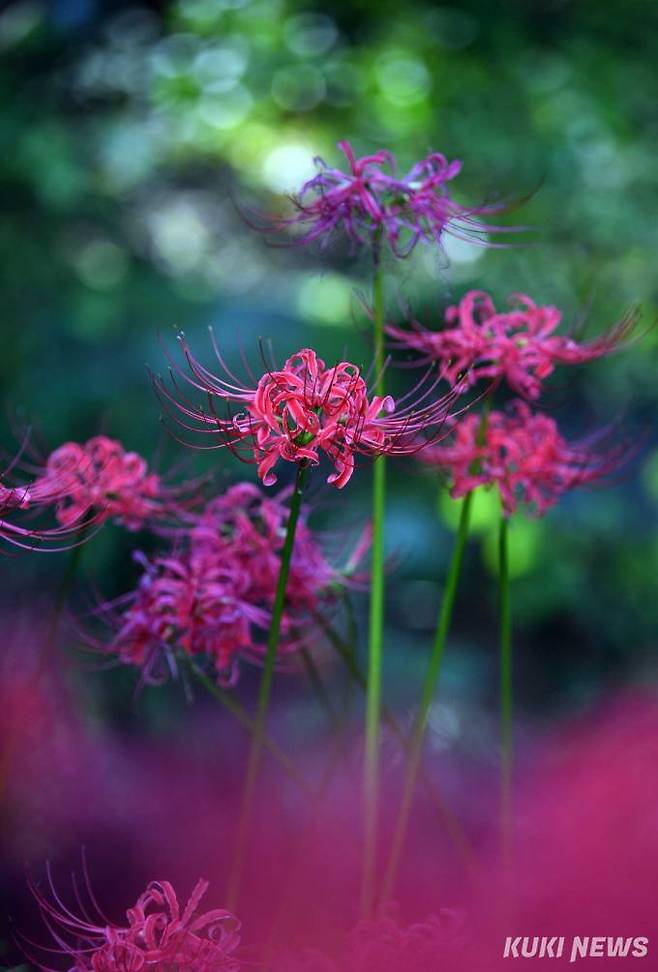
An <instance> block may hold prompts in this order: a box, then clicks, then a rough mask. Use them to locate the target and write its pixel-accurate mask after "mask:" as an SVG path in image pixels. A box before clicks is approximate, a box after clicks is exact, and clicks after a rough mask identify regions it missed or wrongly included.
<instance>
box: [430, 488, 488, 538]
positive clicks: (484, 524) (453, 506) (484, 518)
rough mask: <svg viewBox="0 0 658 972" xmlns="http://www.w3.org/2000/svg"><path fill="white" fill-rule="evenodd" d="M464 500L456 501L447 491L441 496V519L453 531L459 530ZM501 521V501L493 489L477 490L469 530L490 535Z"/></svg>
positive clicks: (442, 492) (472, 502)
mask: <svg viewBox="0 0 658 972" xmlns="http://www.w3.org/2000/svg"><path fill="white" fill-rule="evenodd" d="M463 505H464V500H463V499H457V500H454V499H452V497H451V496H450V495H449V494H448V492H447V490H441V493H440V494H439V514H440V516H441V519H442V520H443V522H444V523H445V524H446V526H449V527H450V528H451V529H452V530H456V529H457V524H458V523H459V518H460V516H461V511H462V507H463ZM499 519H500V500H499V498H498V493H497V492H496V491H495V490H493V489H483V488H482V487H480V489H476V491H475V495H474V496H473V499H472V501H471V519H470V525H469V530H470V532H471V533H480V534H484V533H488V532H489V531H490V530H492V529H493V528H494V527H496V526H497V524H498V521H499Z"/></svg>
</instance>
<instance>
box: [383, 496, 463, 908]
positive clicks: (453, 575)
mask: <svg viewBox="0 0 658 972" xmlns="http://www.w3.org/2000/svg"><path fill="white" fill-rule="evenodd" d="M472 503H473V493H472V492H471V493H468V494H467V496H466V497H465V498H464V501H463V504H462V508H461V514H460V518H459V527H458V529H457V536H456V538H455V546H454V549H453V552H452V558H451V560H450V567H449V570H448V578H447V580H446V588H445V592H444V595H443V600H442V602H441V610H440V611H439V620H438V624H437V628H436V635H435V638H434V645H433V647H432V653H431V655H430V660H429V664H428V666H427V672H426V673H425V681H424V683H423V690H422V694H421V699H420V706H419V709H418V713H417V715H416V719H415V722H414V728H413V732H412V736H411V742H410V745H409V756H408V760H407V767H406V773H405V779H404V788H403V791H402V800H401V803H400V809H399V811H398V816H397V820H396V824H395V831H394V834H393V840H392V843H391V851H390V854H389V858H388V864H387V866H386V872H385V874H384V880H383V882H382V897H381V900H382V901H386V900H387V899H388V898H389V897H390V895H391V892H392V891H393V888H394V886H395V881H396V879H397V873H398V868H399V866H400V857H401V855H402V850H403V847H404V842H405V840H406V836H407V830H408V827H409V817H410V815H411V806H412V803H413V796H414V790H415V787H416V780H417V777H418V770H419V768H420V760H421V755H422V750H423V740H424V738H425V730H426V728H427V720H428V717H429V713H430V708H431V706H432V702H433V700H434V696H435V693H436V687H437V684H438V680H439V673H440V671H441V662H442V660H443V652H444V649H445V643H446V637H447V634H448V630H449V628H450V622H451V620H452V612H453V608H454V605H455V597H456V594H457V586H458V583H459V575H460V573H461V568H462V562H463V559H464V549H465V547H466V540H467V538H468V527H469V521H470V516H471V506H472Z"/></svg>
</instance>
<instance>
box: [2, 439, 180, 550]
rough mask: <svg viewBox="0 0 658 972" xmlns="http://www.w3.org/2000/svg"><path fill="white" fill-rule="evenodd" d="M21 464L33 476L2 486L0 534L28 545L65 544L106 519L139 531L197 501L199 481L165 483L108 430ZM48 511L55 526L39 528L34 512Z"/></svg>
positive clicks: (75, 540) (17, 542)
mask: <svg viewBox="0 0 658 972" xmlns="http://www.w3.org/2000/svg"><path fill="white" fill-rule="evenodd" d="M12 465H18V461H16V462H15V463H14V464H12ZM23 467H24V468H25V469H26V470H27V471H29V472H30V473H31V474H32V476H33V479H32V480H31V481H30V482H25V483H21V484H20V485H15V486H4V485H0V536H1V537H2V538H3V539H5V540H7V541H9V542H11V543H13V544H15V545H18V546H24V547H27V548H35V547H38V546H40V547H42V548H45V549H62V548H63V547H66V546H70V545H71V544H72V543H75V542H80V541H81V540H82V539H83V537H82V532H81V531H83V530H84V529H85V528H87V527H90V526H92V525H93V526H100V525H101V524H103V523H105V522H107V521H108V520H113V521H115V522H116V523H119V524H120V525H122V526H124V527H126V528H127V529H128V530H132V531H135V530H139V529H141V528H142V527H144V526H145V525H147V524H149V523H154V522H157V521H161V520H163V519H168V518H174V517H177V516H179V515H180V514H181V513H182V512H184V509H185V508H186V507H187V506H189V505H190V503H191V502H192V501H194V502H196V493H197V490H196V486H197V485H198V484H197V483H194V482H190V483H187V484H185V485H181V486H178V487H174V486H168V485H165V483H164V482H163V481H162V479H161V478H160V476H158V475H157V474H156V473H153V472H150V471H149V469H148V466H147V463H146V460H145V459H143V458H142V457H141V456H140V455H138V454H137V453H136V452H127V451H126V450H125V449H124V447H123V446H122V445H121V443H120V442H118V441H117V440H116V439H110V438H108V437H107V436H104V435H98V436H94V437H93V438H91V439H89V440H88V441H87V442H85V443H83V444H79V443H77V442H65V443H64V444H63V445H61V446H59V448H57V449H55V450H54V451H53V452H51V453H50V455H49V456H48V457H47V459H45V460H44V462H43V463H39V464H38V465H33V464H25V463H23V464H22V466H21V468H23ZM186 494H188V495H187V497H186ZM185 497H186V498H185ZM49 513H50V514H52V515H54V519H55V521H56V522H57V526H56V527H51V528H50V529H38V528H36V527H35V526H34V522H33V521H34V517H35V516H39V515H43V514H49ZM8 516H9V517H11V519H9V520H8V519H7V517H8ZM16 516H21V517H22V519H21V520H20V522H17V521H16V519H15V517H16Z"/></svg>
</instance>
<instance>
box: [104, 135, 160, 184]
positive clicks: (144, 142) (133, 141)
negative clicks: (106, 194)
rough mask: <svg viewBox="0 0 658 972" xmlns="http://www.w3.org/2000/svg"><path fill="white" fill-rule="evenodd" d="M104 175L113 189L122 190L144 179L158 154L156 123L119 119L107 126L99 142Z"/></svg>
mask: <svg viewBox="0 0 658 972" xmlns="http://www.w3.org/2000/svg"><path fill="white" fill-rule="evenodd" d="M99 152H100V163H101V168H102V170H103V174H104V177H105V179H106V181H107V183H108V184H109V186H111V188H113V189H126V188H128V187H129V186H132V185H135V184H137V183H138V182H140V181H141V180H142V179H143V178H145V177H146V176H147V175H148V173H149V172H150V171H151V170H152V169H153V168H154V166H155V164H156V159H157V154H158V138H157V131H156V126H154V125H152V124H150V123H149V122H146V123H145V122H143V121H139V122H137V121H129V120H127V119H126V120H123V121H119V122H117V123H116V124H115V125H108V126H107V128H106V129H105V131H104V132H102V133H101V138H100V141H99Z"/></svg>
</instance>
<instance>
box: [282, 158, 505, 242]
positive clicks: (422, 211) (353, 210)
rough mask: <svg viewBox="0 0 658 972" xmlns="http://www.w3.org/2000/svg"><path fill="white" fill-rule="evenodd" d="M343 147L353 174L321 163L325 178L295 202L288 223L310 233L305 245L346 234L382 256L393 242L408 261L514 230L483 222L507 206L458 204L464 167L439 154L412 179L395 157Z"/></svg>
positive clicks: (309, 184) (311, 183) (317, 178)
mask: <svg viewBox="0 0 658 972" xmlns="http://www.w3.org/2000/svg"><path fill="white" fill-rule="evenodd" d="M338 148H339V149H340V150H341V151H342V152H343V153H344V154H345V157H346V159H347V164H348V170H347V171H344V170H343V169H336V168H332V167H331V166H328V165H326V163H325V162H323V161H322V159H320V158H316V159H315V164H316V166H317V168H318V169H319V171H318V174H317V175H316V176H314V177H313V178H312V179H310V180H309V181H308V182H306V183H305V184H304V185H303V186H302V188H301V190H300V192H299V194H298V195H297V196H295V197H293V202H294V204H295V207H296V210H297V212H296V214H295V215H294V216H293V217H291V218H290V219H287V220H283V221H282V224H283V225H288V226H300V227H302V228H303V230H305V232H304V233H303V235H302V236H301V239H300V240H299V241H298V242H299V243H300V244H302V245H303V244H306V243H311V242H314V241H315V240H318V239H319V240H321V242H322V244H326V243H327V242H328V240H329V238H330V237H331V236H332V235H333V234H334V233H335V232H336V231H339V230H341V229H342V230H343V232H344V233H345V235H346V236H347V237H348V239H349V240H350V241H351V243H352V244H353V245H355V246H363V245H370V246H371V247H372V248H373V252H374V253H377V251H378V250H379V248H380V247H381V244H382V242H385V243H388V245H389V247H390V249H391V251H392V252H393V253H394V254H395V256H397V257H406V256H408V255H409V254H410V253H411V251H412V250H413V249H414V248H415V246H416V244H417V243H420V242H424V243H436V244H439V245H440V244H441V243H442V240H443V235H444V233H450V234H451V235H453V236H457V237H460V238H462V239H463V238H465V239H469V240H471V241H473V242H479V243H486V234H487V233H497V232H501V231H507V230H508V229H509V228H508V227H504V226H492V225H489V224H487V223H486V222H485V221H483V220H486V219H487V217H488V216H490V215H491V214H492V213H495V212H500V211H501V210H502V209H504V208H505V206H504V205H502V204H499V205H488V206H487V205H485V206H480V207H472V208H469V207H465V206H461V205H460V204H459V203H457V202H455V200H454V199H452V197H451V196H450V193H449V190H448V183H449V182H451V181H452V180H453V179H454V178H455V176H456V175H458V173H459V172H460V170H461V166H462V164H461V162H459V161H454V162H448V160H447V159H446V157H445V156H444V155H441V154H440V153H439V152H433V153H432V154H431V155H428V156H427V158H426V159H423V160H422V161H420V162H417V163H416V165H414V166H413V168H412V169H411V170H410V171H409V172H408V173H407V175H406V176H397V175H396V174H395V168H396V165H395V158H394V156H393V154H392V153H391V152H387V151H380V152H376V153H375V154H374V155H366V156H364V157H363V158H360V159H357V158H356V156H355V154H354V151H353V149H352V146H351V145H350V143H349V142H347V141H342V142H338Z"/></svg>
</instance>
